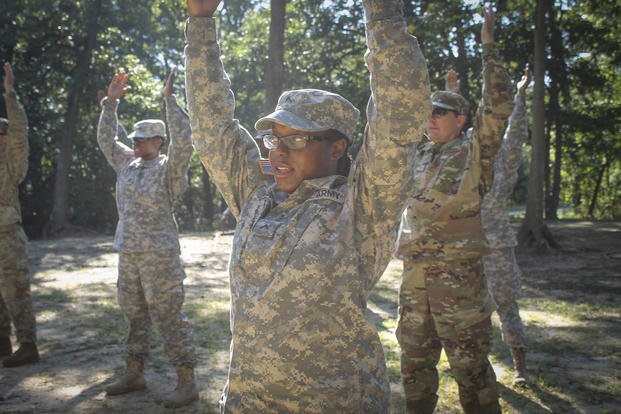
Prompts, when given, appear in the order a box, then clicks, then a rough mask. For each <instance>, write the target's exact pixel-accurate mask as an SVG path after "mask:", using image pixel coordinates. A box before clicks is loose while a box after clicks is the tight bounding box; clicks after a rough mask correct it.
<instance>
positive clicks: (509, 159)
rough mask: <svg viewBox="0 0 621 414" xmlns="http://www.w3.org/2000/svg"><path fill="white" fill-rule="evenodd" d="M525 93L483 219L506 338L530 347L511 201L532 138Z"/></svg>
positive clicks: (488, 267)
mask: <svg viewBox="0 0 621 414" xmlns="http://www.w3.org/2000/svg"><path fill="white" fill-rule="evenodd" d="M524 99H525V98H524V96H520V95H516V96H515V106H514V108H513V112H512V113H511V116H510V117H509V124H508V126H507V130H506V131H505V135H504V138H503V141H502V146H501V147H500V151H499V152H498V155H497V156H496V159H495V160H494V180H493V182H492V188H491V190H490V191H489V193H487V194H486V195H485V197H484V198H483V202H482V203H481V222H482V224H483V230H484V231H485V237H486V238H487V244H488V245H489V247H490V249H491V253H490V254H489V255H488V256H484V257H483V264H484V266H485V276H486V277H487V283H488V287H489V290H490V292H491V294H492V296H493V298H494V301H495V302H496V304H497V305H498V309H496V312H498V316H499V317H500V326H501V330H502V337H503V340H504V341H505V342H506V343H507V344H508V345H509V346H511V347H513V348H516V347H517V348H526V336H525V335H524V326H523V324H522V319H520V312H519V308H518V304H517V302H516V298H517V296H518V294H519V290H520V286H521V282H520V276H521V272H520V267H519V266H518V264H517V262H516V260H515V252H514V248H515V246H517V239H516V238H515V232H514V231H513V228H512V227H511V223H510V221H509V209H508V206H507V203H508V201H509V197H511V193H513V189H514V187H515V184H516V182H517V178H518V173H517V171H518V169H519V168H520V161H521V158H522V144H523V143H524V141H525V140H526V138H527V137H528V120H527V117H526V105H525V102H524Z"/></svg>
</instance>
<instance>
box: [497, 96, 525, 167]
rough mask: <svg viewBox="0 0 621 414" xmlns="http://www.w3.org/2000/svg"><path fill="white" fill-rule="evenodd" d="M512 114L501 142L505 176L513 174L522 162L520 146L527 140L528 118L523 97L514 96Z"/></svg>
mask: <svg viewBox="0 0 621 414" xmlns="http://www.w3.org/2000/svg"><path fill="white" fill-rule="evenodd" d="M514 103H515V105H514V107H513V112H511V116H510V117H509V122H508V125H507V130H506V131H505V136H504V139H503V141H502V150H503V155H504V170H505V174H506V175H511V174H513V173H515V172H516V171H517V170H518V168H519V167H520V162H521V160H522V144H524V142H525V141H526V138H528V118H527V113H526V105H525V102H524V97H523V96H520V95H515V99H514Z"/></svg>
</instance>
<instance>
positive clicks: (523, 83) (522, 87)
mask: <svg viewBox="0 0 621 414" xmlns="http://www.w3.org/2000/svg"><path fill="white" fill-rule="evenodd" d="M531 79H532V74H531V70H530V63H527V64H526V67H525V68H524V75H522V79H520V81H519V82H518V84H517V93H518V95H520V96H524V95H526V89H528V86H529V85H530V81H531Z"/></svg>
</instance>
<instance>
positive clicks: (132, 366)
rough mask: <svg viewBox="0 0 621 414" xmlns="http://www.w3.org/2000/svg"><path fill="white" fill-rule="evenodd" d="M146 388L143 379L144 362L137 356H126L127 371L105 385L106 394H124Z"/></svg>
mask: <svg viewBox="0 0 621 414" xmlns="http://www.w3.org/2000/svg"><path fill="white" fill-rule="evenodd" d="M145 388H147V384H146V382H145V380H144V362H142V360H140V359H138V358H134V357H127V371H126V372H125V375H123V376H122V377H121V378H119V380H117V381H116V382H114V383H112V384H111V385H109V386H107V387H106V394H107V395H119V394H126V393H128V392H132V391H140V390H144V389H145Z"/></svg>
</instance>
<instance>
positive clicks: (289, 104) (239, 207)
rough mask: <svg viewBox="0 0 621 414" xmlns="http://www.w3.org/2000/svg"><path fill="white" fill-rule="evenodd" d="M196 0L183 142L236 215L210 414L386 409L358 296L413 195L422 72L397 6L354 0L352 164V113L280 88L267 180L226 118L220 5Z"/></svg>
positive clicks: (268, 119) (362, 296)
mask: <svg viewBox="0 0 621 414" xmlns="http://www.w3.org/2000/svg"><path fill="white" fill-rule="evenodd" d="M199 3H202V4H204V3H205V2H199V1H195V2H192V1H190V2H189V4H190V5H192V4H193V5H194V6H195V7H196V9H197V10H196V11H195V14H192V10H194V9H192V8H190V9H191V10H190V12H191V16H192V17H190V18H189V20H188V23H187V27H186V37H187V46H186V49H185V52H186V58H187V64H186V67H187V71H186V91H187V94H188V107H189V110H190V116H191V120H192V131H193V139H194V145H195V147H196V150H197V152H198V153H199V155H200V157H201V160H202V161H203V164H204V165H205V167H206V168H207V170H208V171H209V175H210V177H211V178H212V179H213V180H214V182H215V183H216V184H217V186H218V189H219V190H220V192H221V193H222V195H223V197H224V199H225V200H226V202H227V204H228V206H229V207H230V208H231V211H232V212H233V214H234V215H235V216H236V217H237V219H238V224H237V228H236V233H235V237H234V240H233V250H232V253H231V260H230V265H229V272H230V279H231V331H232V341H231V359H230V368H229V375H228V382H227V385H226V388H225V391H224V393H223V398H222V407H221V408H222V412H226V413H373V414H376V413H387V412H388V408H389V401H390V389H389V384H388V380H387V377H386V368H385V361H384V355H383V351H382V345H381V342H380V340H379V337H378V335H377V332H376V330H375V329H374V328H373V326H372V325H371V324H370V323H369V322H368V321H367V320H366V319H365V310H366V301H367V298H368V296H369V294H370V292H371V289H372V288H373V286H374V285H375V284H376V282H377V280H378V279H379V277H380V276H381V275H382V273H383V271H384V269H385V268H386V266H387V264H388V262H389V261H390V258H391V246H392V243H393V240H394V237H395V235H396V229H397V225H398V222H399V217H400V214H401V211H402V210H403V208H404V207H405V202H406V200H407V199H406V198H405V197H403V195H404V194H407V193H408V191H409V190H410V189H411V178H412V168H411V165H409V161H410V160H411V157H410V152H411V151H412V146H411V143H412V142H414V141H416V140H418V139H420V134H421V133H422V127H423V126H424V122H425V119H426V118H427V116H428V114H429V112H428V110H429V98H428V96H429V95H428V93H429V85H428V74H427V69H426V65H425V61H424V58H423V56H422V53H421V51H420V48H419V46H418V43H417V42H416V40H415V39H414V38H413V37H412V36H410V35H409V34H408V33H407V26H406V24H405V20H404V19H403V15H402V11H401V2H400V1H394V0H391V1H383V2H379V1H366V0H365V1H363V6H364V9H365V17H366V34H367V43H368V47H369V50H368V52H367V54H366V63H367V66H368V68H369V70H370V72H371V74H372V76H371V99H370V101H369V104H368V106H367V119H368V121H369V122H368V128H367V132H366V134H365V139H364V143H363V145H362V148H361V149H360V152H359V154H358V157H357V159H356V160H355V161H354V163H353V165H352V166H351V171H350V170H349V166H347V162H346V161H347V160H346V157H347V155H343V149H344V148H346V146H348V145H351V142H352V140H353V134H354V130H355V126H356V123H357V120H358V117H359V111H358V110H357V109H356V108H355V107H354V106H353V105H352V104H351V103H350V102H349V101H347V100H346V99H345V98H343V97H342V96H340V95H337V94H334V93H330V92H327V91H323V90H317V89H300V90H293V91H286V92H284V93H283V94H282V95H281V96H280V98H279V100H278V105H277V107H276V109H275V110H274V112H272V113H271V114H269V115H267V116H265V117H263V118H261V119H259V120H258V121H257V123H256V124H255V128H256V129H257V130H263V129H271V132H270V133H269V134H268V135H266V136H264V138H263V139H264V142H265V143H266V146H267V147H268V148H269V150H270V152H269V159H270V163H271V167H272V171H273V173H274V177H275V181H276V182H274V179H273V178H272V177H271V176H270V177H267V176H264V175H262V174H261V171H260V169H259V166H258V160H259V150H258V148H257V146H256V144H255V143H254V142H253V140H252V136H251V135H250V134H249V133H248V132H247V131H246V130H245V129H244V128H243V127H242V126H240V125H239V123H238V121H237V120H236V119H234V108H235V101H234V97H233V93H232V91H231V89H230V84H229V80H228V77H227V75H226V73H225V72H224V70H223V67H222V63H221V60H220V50H219V47H218V43H217V40H216V27H215V23H214V20H213V18H212V15H213V12H214V11H215V9H216V8H217V5H218V2H217V1H213V2H209V3H210V4H211V8H210V9H202V8H201V7H199V6H200V5H201V4H199ZM404 67H407V68H408V69H409V70H408V71H404V70H403V68H404ZM341 162H342V163H341ZM324 163H325V165H324V166H323V167H324V168H319V167H318V164H322V165H323V164H324ZM334 163H337V165H336V166H335V165H334Z"/></svg>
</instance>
